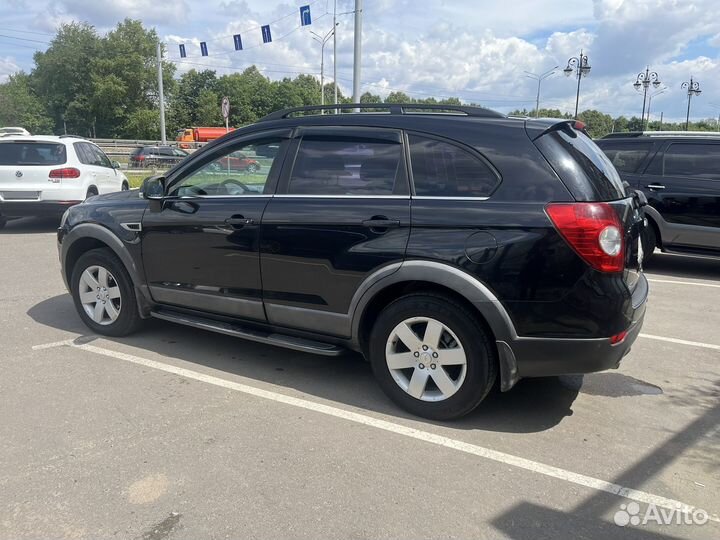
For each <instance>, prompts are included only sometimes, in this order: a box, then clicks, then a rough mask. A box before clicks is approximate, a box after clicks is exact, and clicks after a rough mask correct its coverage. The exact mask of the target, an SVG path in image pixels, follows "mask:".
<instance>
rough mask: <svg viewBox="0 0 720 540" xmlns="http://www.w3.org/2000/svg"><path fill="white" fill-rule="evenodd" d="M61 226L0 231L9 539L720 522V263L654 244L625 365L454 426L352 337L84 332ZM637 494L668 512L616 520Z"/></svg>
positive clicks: (517, 531)
mask: <svg viewBox="0 0 720 540" xmlns="http://www.w3.org/2000/svg"><path fill="white" fill-rule="evenodd" d="M55 226H56V224H54V223H53V222H51V221H46V220H18V221H14V222H11V223H9V224H8V226H7V227H6V228H5V229H4V230H3V231H2V232H0V262H1V264H0V308H1V309H0V362H1V365H2V372H1V374H0V411H2V422H1V423H0V441H2V444H0V538H7V539H11V538H12V539H16V538H41V537H42V538H57V537H60V538H100V537H117V538H144V539H153V540H159V539H162V538H172V539H185V538H187V539H195V538H313V539H314V538H517V539H525V538H527V539H537V538H609V537H617V538H639V539H645V538H648V539H650V538H653V539H655V538H718V537H720V518H719V517H718V516H719V514H720V307H719V306H720V262H714V261H709V260H703V259H694V258H683V257H674V256H668V255H659V256H658V257H657V258H656V259H657V261H656V262H655V264H653V265H652V267H651V268H650V269H648V271H647V275H648V278H649V279H650V285H651V298H650V303H649V305H648V314H647V318H646V321H645V326H644V328H643V333H642V334H641V337H640V338H639V339H638V341H637V342H636V344H635V346H634V348H633V350H632V352H631V353H630V355H629V356H628V357H626V359H625V360H624V362H623V364H622V365H621V367H620V369H618V370H615V371H610V372H604V373H598V374H593V375H587V376H585V377H584V378H582V377H564V378H559V379H558V378H549V379H538V380H525V381H521V382H520V383H519V384H518V385H517V387H516V388H515V389H513V391H511V392H509V393H506V394H500V393H497V392H495V393H493V394H491V396H490V397H489V398H488V400H487V402H486V403H484V405H483V406H481V408H480V409H478V410H477V411H475V412H474V413H473V414H471V415H469V416H468V417H466V418H464V419H462V420H461V421H456V422H452V423H446V424H442V423H433V422H429V421H425V420H421V419H417V418H413V417H410V416H408V415H407V414H405V413H404V412H402V411H401V410H399V409H398V408H396V407H395V406H394V405H392V404H391V403H390V402H389V401H388V400H387V399H386V398H385V396H384V395H383V394H382V393H381V391H380V390H379V388H378V387H377V385H376V384H375V382H374V380H373V377H372V374H371V371H370V368H369V366H368V365H367V364H365V363H364V362H363V361H362V360H360V359H359V358H358V357H356V356H353V355H348V356H347V357H343V358H339V359H338V358H334V359H333V358H326V357H316V356H311V355H306V354H302V353H297V352H293V351H288V350H283V349H276V348H271V347H268V346H263V345H259V344H254V343H248V342H244V341H240V340H237V339H233V338H230V337H226V336H222V335H216V334H211V333H206V332H202V331H199V330H194V329H189V328H184V327H179V326H174V325H171V324H169V323H163V322H161V321H155V320H153V321H149V322H148V324H147V325H146V326H145V328H144V329H143V331H142V332H140V333H139V334H137V335H134V336H132V337H129V338H123V339H108V338H99V337H96V336H93V335H89V334H88V330H87V328H86V327H85V326H84V325H83V324H82V323H81V322H80V319H79V318H78V316H77V315H76V313H75V310H74V307H73V304H72V300H71V298H70V296H69V295H68V294H67V293H66V291H65V289H64V286H63V283H62V280H61V278H60V275H59V267H58V262H57V253H56V249H55V236H54V229H55ZM635 504H637V505H638V506H637V507H638V508H639V510H640V513H639V514H637V515H639V516H640V517H642V516H645V515H646V512H647V510H648V507H649V505H654V506H653V507H654V508H658V509H660V510H661V511H663V512H665V513H666V516H669V517H668V518H667V519H666V521H670V522H671V524H659V523H657V522H655V521H652V520H651V521H649V522H647V523H645V524H643V523H642V522H641V523H639V524H637V525H635V524H633V522H631V523H630V524H628V525H626V526H619V525H617V524H616V523H615V519H616V517H617V514H618V513H620V514H623V513H624V512H627V510H631V512H630V514H633V513H634V512H632V511H634V509H635V506H634V505H635ZM621 505H623V506H621ZM628 505H630V506H628ZM677 505H683V506H681V508H682V509H685V510H688V511H691V510H692V508H690V507H693V508H694V509H695V512H696V513H695V515H696V516H701V514H700V513H698V510H697V509H701V510H703V511H706V512H707V514H708V515H709V520H708V521H707V523H704V524H700V523H687V522H686V521H688V519H687V516H692V515H693V514H689V513H687V514H685V513H680V512H678V511H677ZM670 512H675V513H674V514H670ZM630 514H627V513H625V514H624V515H625V516H627V517H628V518H630ZM677 516H680V517H679V518H678V517H677ZM633 517H634V516H633ZM684 521H685V522H684Z"/></svg>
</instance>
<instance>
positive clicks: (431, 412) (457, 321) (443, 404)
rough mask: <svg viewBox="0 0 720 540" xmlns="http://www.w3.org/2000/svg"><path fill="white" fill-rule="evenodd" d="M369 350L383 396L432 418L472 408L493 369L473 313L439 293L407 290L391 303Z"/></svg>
mask: <svg viewBox="0 0 720 540" xmlns="http://www.w3.org/2000/svg"><path fill="white" fill-rule="evenodd" d="M369 349H370V361H371V363H372V367H373V372H374V373H375V376H376V378H377V379H378V382H379V384H380V386H381V388H382V389H383V391H384V392H385V393H386V394H387V395H388V397H390V399H392V400H393V401H394V402H395V403H397V404H398V405H399V406H401V407H402V408H404V409H406V410H407V411H409V412H411V413H413V414H416V415H418V416H423V417H425V418H431V419H434V420H450V419H453V418H459V417H461V416H463V415H465V414H467V413H469V412H470V411H472V410H473V409H474V408H475V407H477V406H478V405H479V404H480V402H481V401H482V400H483V399H484V398H485V396H486V395H487V394H488V392H489V391H490V389H491V388H492V385H493V382H494V380H495V376H496V372H497V361H496V358H495V356H496V355H495V349H494V347H493V344H492V341H491V339H490V336H489V335H488V332H487V330H485V328H484V327H483V325H482V324H480V322H479V321H478V320H477V318H476V317H475V314H474V313H472V312H470V311H469V310H468V309H466V308H465V307H464V306H462V305H461V304H459V303H457V302H455V301H454V300H452V299H451V298H447V297H445V296H441V295H434V294H412V295H408V296H404V297H402V298H400V299H398V300H396V301H395V302H393V303H391V304H390V305H389V306H387V307H386V308H385V309H384V310H383V311H382V313H381V314H380V316H379V317H378V319H377V322H376V323H375V326H374V327H373V330H372V333H371V336H370V347H369Z"/></svg>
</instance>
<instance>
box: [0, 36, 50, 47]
mask: <svg viewBox="0 0 720 540" xmlns="http://www.w3.org/2000/svg"><path fill="white" fill-rule="evenodd" d="M0 37H4V38H9V39H18V40H20V41H32V42H33V43H43V44H45V45H50V42H49V41H40V40H38V39H29V38H21V37H15V36H8V35H6V34H0Z"/></svg>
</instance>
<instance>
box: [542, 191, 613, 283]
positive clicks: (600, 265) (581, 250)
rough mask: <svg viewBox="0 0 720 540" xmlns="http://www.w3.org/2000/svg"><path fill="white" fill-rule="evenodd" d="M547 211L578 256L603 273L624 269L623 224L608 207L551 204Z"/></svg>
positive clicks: (580, 204)
mask: <svg viewBox="0 0 720 540" xmlns="http://www.w3.org/2000/svg"><path fill="white" fill-rule="evenodd" d="M546 211H547V214H548V216H549V217H550V219H551V220H552V222H553V224H554V225H555V228H556V229H557V230H558V232H559V233H560V234H561V235H562V237H563V238H564V239H565V240H566V241H567V243H568V244H570V247H572V248H573V249H574V250H575V252H576V253H577V254H578V255H580V257H582V258H583V260H584V261H585V262H587V263H588V264H589V265H590V266H592V267H593V268H595V269H596V270H599V271H601V272H622V270H623V269H624V268H625V256H624V251H625V250H624V245H623V234H622V224H621V223H620V218H619V217H618V215H617V213H616V212H615V211H614V210H613V208H612V207H611V206H610V205H609V204H607V203H587V202H580V203H550V204H548V205H547V207H546Z"/></svg>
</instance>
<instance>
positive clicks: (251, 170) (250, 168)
mask: <svg viewBox="0 0 720 540" xmlns="http://www.w3.org/2000/svg"><path fill="white" fill-rule="evenodd" d="M246 170H247V172H248V173H250V174H254V173H256V172H258V171H259V170H260V165H258V164H257V163H251V164H250V165H248V168H247V169H246Z"/></svg>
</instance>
